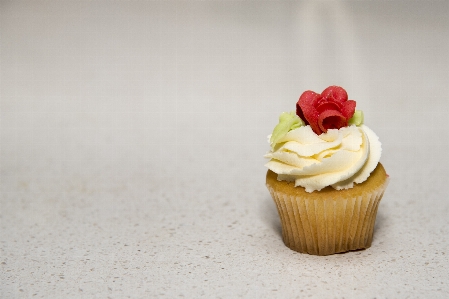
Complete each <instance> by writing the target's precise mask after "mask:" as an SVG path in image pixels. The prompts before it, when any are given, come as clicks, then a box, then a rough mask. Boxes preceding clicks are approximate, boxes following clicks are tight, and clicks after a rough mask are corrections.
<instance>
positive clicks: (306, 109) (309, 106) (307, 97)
mask: <svg viewBox="0 0 449 299" xmlns="http://www.w3.org/2000/svg"><path fill="white" fill-rule="evenodd" d="M319 99H320V95H319V94H317V93H316V92H313V91H310V90H308V91H305V92H304V93H303V94H302V95H301V96H300V97H299V100H298V102H297V103H296V114H297V115H298V116H299V117H300V118H301V119H302V120H304V122H305V123H306V124H307V123H308V124H310V126H311V127H312V130H313V131H314V132H315V133H317V134H321V133H322V132H321V130H320V128H319V126H318V116H319V113H318V111H317V110H316V109H315V107H314V104H315V103H316V102H317V101H318V100H319Z"/></svg>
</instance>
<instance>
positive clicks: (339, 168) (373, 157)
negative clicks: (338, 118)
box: [265, 125, 382, 192]
mask: <svg viewBox="0 0 449 299" xmlns="http://www.w3.org/2000/svg"><path fill="white" fill-rule="evenodd" d="M381 152H382V148H381V143H380V141H379V137H377V135H376V134H375V133H374V132H373V131H371V129H369V128H368V127H367V126H365V125H361V126H360V127H357V126H355V125H352V126H349V127H343V128H341V129H338V130H337V129H331V130H328V131H327V133H323V134H321V135H317V134H315V133H314V132H313V131H312V128H311V127H310V126H303V127H300V128H297V129H294V130H292V131H290V132H288V133H287V134H285V136H284V137H282V138H281V139H280V140H279V141H278V143H277V144H275V145H274V148H272V150H271V151H270V152H269V153H268V154H266V155H265V157H266V158H269V159H271V160H270V161H269V162H268V163H267V164H266V165H265V166H266V167H268V168H269V169H270V170H272V171H273V172H275V173H277V174H278V180H280V181H294V182H295V186H302V187H304V188H305V190H306V191H307V192H313V191H315V190H317V191H319V190H321V189H323V188H324V187H327V186H332V187H333V188H334V189H337V190H342V189H349V188H352V187H353V186H354V183H357V184H359V183H362V182H364V181H365V180H366V179H368V177H369V175H370V173H371V172H372V171H373V170H374V169H375V168H376V166H377V163H378V162H379V160H380V155H381Z"/></svg>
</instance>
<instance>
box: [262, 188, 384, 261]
mask: <svg viewBox="0 0 449 299" xmlns="http://www.w3.org/2000/svg"><path fill="white" fill-rule="evenodd" d="M387 185H388V182H387V181H386V182H385V184H382V185H381V186H379V187H378V188H377V189H375V190H372V191H371V192H366V194H363V195H361V196H357V197H353V198H344V199H343V198H329V199H326V198H322V199H319V200H317V199H309V198H307V197H301V196H292V195H287V194H283V193H280V192H276V191H275V190H274V189H273V188H271V187H270V186H267V187H268V190H269V191H270V193H271V196H272V197H273V199H274V201H275V202H276V206H277V210H278V212H279V216H280V218H281V224H282V238H283V240H284V243H285V245H286V246H287V247H289V248H290V249H292V250H295V251H298V252H302V253H309V254H314V255H329V254H334V253H338V252H346V251H349V250H356V249H363V248H368V247H370V246H371V242H372V239H373V230H374V223H375V221H376V214H377V208H378V205H379V202H380V200H381V198H382V196H383V194H384V191H385V189H386V187H387Z"/></svg>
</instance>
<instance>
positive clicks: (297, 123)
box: [270, 111, 304, 146]
mask: <svg viewBox="0 0 449 299" xmlns="http://www.w3.org/2000/svg"><path fill="white" fill-rule="evenodd" d="M301 126H304V122H303V120H302V119H301V118H299V116H298V115H296V113H295V111H291V112H282V114H281V115H280V116H279V123H278V124H277V125H276V127H274V130H273V133H272V134H271V138H270V143H271V146H275V145H276V143H278V141H279V140H280V139H281V138H282V137H284V136H285V134H287V133H288V132H289V131H291V130H294V129H297V128H299V127H301Z"/></svg>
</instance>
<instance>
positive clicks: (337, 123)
mask: <svg viewBox="0 0 449 299" xmlns="http://www.w3.org/2000/svg"><path fill="white" fill-rule="evenodd" d="M347 125H348V121H347V119H346V118H345V117H344V116H343V114H341V113H340V112H338V111H337V110H327V111H324V112H323V113H321V114H320V116H319V118H318V126H319V127H320V129H321V131H322V132H324V133H326V132H327V130H329V129H340V128H342V127H346V126H347Z"/></svg>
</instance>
